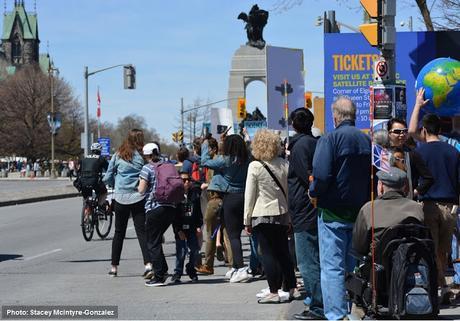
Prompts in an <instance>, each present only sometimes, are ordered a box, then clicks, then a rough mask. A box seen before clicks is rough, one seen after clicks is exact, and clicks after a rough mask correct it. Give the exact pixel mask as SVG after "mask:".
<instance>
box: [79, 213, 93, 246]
mask: <svg viewBox="0 0 460 321" xmlns="http://www.w3.org/2000/svg"><path fill="white" fill-rule="evenodd" d="M81 231H82V233H83V237H84V239H85V240H86V241H88V242H89V241H91V239H92V238H93V233H94V225H93V209H92V208H91V206H90V205H89V204H84V205H83V209H82V210H81Z"/></svg>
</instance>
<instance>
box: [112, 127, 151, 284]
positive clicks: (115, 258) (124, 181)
mask: <svg viewBox="0 0 460 321" xmlns="http://www.w3.org/2000/svg"><path fill="white" fill-rule="evenodd" d="M143 146H144V134H143V132H142V131H141V130H139V129H131V130H130V131H129V134H128V137H127V138H126V139H125V141H124V142H123V144H122V145H121V146H120V148H119V149H118V151H117V152H116V153H115V154H114V155H113V156H112V159H111V160H110V163H109V167H108V169H107V172H106V174H105V176H104V179H103V182H104V183H106V184H107V185H109V186H114V187H115V193H114V200H115V235H114V236H113V240H112V268H111V270H110V272H109V275H110V276H117V272H118V265H119V264H120V256H121V250H122V248H123V241H124V239H125V235H126V227H127V226H128V219H129V216H130V215H131V216H132V218H133V222H134V228H135V230H136V235H137V238H138V240H139V245H140V247H141V251H142V256H143V258H144V264H145V271H144V275H145V274H147V273H148V272H150V271H151V269H152V264H151V263H150V259H149V256H148V251H147V242H146V235H145V212H144V195H142V194H140V193H139V192H138V190H137V186H138V185H139V174H140V172H141V170H142V166H144V159H143V158H142V156H141V154H140V151H142V147H143Z"/></svg>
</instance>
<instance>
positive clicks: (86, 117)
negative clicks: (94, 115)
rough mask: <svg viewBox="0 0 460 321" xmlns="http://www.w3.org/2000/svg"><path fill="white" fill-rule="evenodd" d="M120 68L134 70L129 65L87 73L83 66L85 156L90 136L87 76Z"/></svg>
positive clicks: (87, 153)
mask: <svg viewBox="0 0 460 321" xmlns="http://www.w3.org/2000/svg"><path fill="white" fill-rule="evenodd" d="M121 66H123V67H126V68H132V69H133V70H134V66H132V65H130V64H119V65H115V66H110V67H107V68H102V69H99V70H95V71H91V72H88V66H85V71H84V74H83V76H84V78H85V127H84V130H85V132H84V133H83V136H84V142H83V143H84V150H85V156H88V155H89V148H90V146H89V140H90V134H89V111H88V78H89V76H92V75H94V74H97V73H99V72H103V71H106V70H109V69H113V68H116V67H121ZM129 76H131V77H135V75H134V74H130V75H129ZM125 88H126V87H125ZM129 89H134V87H129Z"/></svg>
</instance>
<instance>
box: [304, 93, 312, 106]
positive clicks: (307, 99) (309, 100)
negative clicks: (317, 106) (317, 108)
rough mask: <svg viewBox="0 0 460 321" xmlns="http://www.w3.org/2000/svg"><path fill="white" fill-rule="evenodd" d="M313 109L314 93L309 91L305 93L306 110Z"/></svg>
mask: <svg viewBox="0 0 460 321" xmlns="http://www.w3.org/2000/svg"><path fill="white" fill-rule="evenodd" d="M312 107H313V102H312V92H311V91H307V92H306V93H305V108H307V109H310V108H312Z"/></svg>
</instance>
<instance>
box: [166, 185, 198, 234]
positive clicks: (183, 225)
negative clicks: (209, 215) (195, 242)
mask: <svg viewBox="0 0 460 321" xmlns="http://www.w3.org/2000/svg"><path fill="white" fill-rule="evenodd" d="M197 199H198V200H199V195H197V194H196V193H195V192H194V191H193V190H190V191H189V192H188V193H187V194H186V195H185V199H184V201H183V202H182V203H180V205H179V206H178V210H177V211H176V216H175V218H174V220H173V230H174V233H177V232H179V231H183V232H184V233H188V232H190V233H194V232H196V229H197V228H198V227H201V226H202V225H203V215H202V214H201V209H200V207H198V206H196V200H197Z"/></svg>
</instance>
